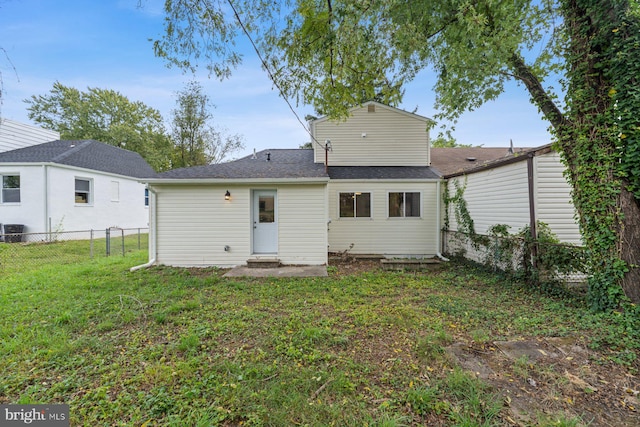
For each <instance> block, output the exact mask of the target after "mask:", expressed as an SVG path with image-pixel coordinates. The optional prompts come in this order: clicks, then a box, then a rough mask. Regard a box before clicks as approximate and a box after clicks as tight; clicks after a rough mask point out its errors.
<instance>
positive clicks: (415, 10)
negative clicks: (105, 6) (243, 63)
mask: <svg viewBox="0 0 640 427" xmlns="http://www.w3.org/2000/svg"><path fill="white" fill-rule="evenodd" d="M228 6H230V8H229V9H230V13H228V12H227V9H228ZM165 11H166V15H167V16H166V18H167V20H166V32H165V35H164V37H163V38H162V39H161V40H158V41H156V42H155V43H154V49H155V52H156V54H157V55H159V56H161V57H164V58H166V59H168V60H169V61H170V62H171V63H173V64H175V65H178V66H181V67H184V68H190V67H194V66H195V63H196V61H200V60H203V61H205V62H207V65H208V67H209V70H210V71H211V72H212V73H214V74H216V75H217V76H218V77H221V78H224V77H226V76H228V75H229V73H230V72H231V71H232V69H233V68H234V67H236V66H237V65H238V63H239V61H240V58H239V56H238V54H237V52H236V51H234V49H233V41H234V37H236V36H237V35H238V34H239V33H240V32H244V31H249V30H250V31H252V32H253V33H252V34H253V35H254V36H257V39H258V43H259V46H260V48H259V50H260V51H261V53H262V54H263V58H264V65H265V67H266V68H267V69H268V70H269V72H270V74H271V75H272V76H273V79H274V82H275V83H276V84H277V86H278V87H279V89H280V90H281V92H282V94H283V95H285V96H286V97H288V98H291V99H295V100H296V101H298V102H304V103H308V104H312V105H313V106H314V107H315V108H316V110H318V111H322V112H325V113H328V114H329V115H330V116H333V117H341V116H344V115H345V114H346V113H347V111H348V108H350V107H351V106H352V105H355V104H357V103H358V102H359V101H360V100H362V99H374V98H376V99H379V100H381V101H382V102H386V103H388V104H391V105H394V104H397V102H398V101H399V99H401V97H402V87H403V85H404V84H405V83H406V82H407V81H410V80H411V79H413V78H414V77H415V76H416V74H417V73H418V72H419V71H420V70H423V69H426V68H430V67H431V68H433V69H434V70H435V72H436V74H437V82H436V84H435V86H434V89H435V91H436V107H437V108H439V109H440V111H441V114H440V117H442V118H448V119H452V120H455V119H457V118H458V117H459V116H460V114H462V113H463V112H464V111H467V110H471V109H474V108H477V107H478V106H480V105H481V104H483V103H484V102H486V101H488V100H492V99H495V98H496V97H497V96H498V95H499V94H500V93H502V92H503V91H504V88H505V82H507V81H509V80H515V81H517V82H518V83H519V84H521V85H522V86H524V88H525V89H526V91H527V92H528V94H529V96H530V99H531V101H532V102H533V103H534V104H535V105H536V106H537V107H538V109H539V110H540V112H541V113H542V114H543V115H544V117H545V118H546V120H548V121H549V123H550V124H551V127H552V129H553V132H554V135H555V141H556V146H557V148H558V149H559V150H560V152H561V154H562V157H563V159H564V161H565V163H566V165H567V171H568V172H567V177H568V179H569V181H570V183H571V185H572V187H573V200H574V204H575V206H576V208H577V210H578V213H579V217H580V218H579V219H580V225H581V229H582V232H583V236H584V243H585V245H586V246H587V248H588V249H589V254H590V265H591V267H592V269H593V273H594V274H593V275H592V277H591V279H590V283H589V285H590V286H589V299H590V302H591V304H592V305H593V307H595V308H610V307H614V306H616V305H618V304H619V303H620V301H621V300H622V297H623V294H624V295H626V296H627V297H628V298H629V299H631V300H632V301H634V302H636V303H639V302H640V268H639V266H638V264H639V263H640V244H639V243H638V242H640V180H639V178H638V177H640V126H638V119H637V117H638V115H637V112H638V111H639V110H640V91H638V86H639V82H638V78H639V76H640V61H638V60H637V58H639V57H640V5H639V3H638V0H541V1H526V0H513V1H504V2H496V1H492V0H413V1H410V2H409V1H406V0H387V1H375V0H373V1H347V0H325V1H318V0H296V1H293V0H291V1H288V2H282V3H279V2H276V3H274V2H262V1H258V0H237V1H232V0H228V1H227V2H219V1H213V0H209V1H207V0H201V1H196V2H189V6H186V5H185V3H184V2H180V1H173V0H168V1H167V2H165ZM283 16H284V19H283ZM248 34H251V33H248ZM554 80H557V83H559V84H560V85H561V87H560V92H557V91H554V89H553V87H552V83H553V81H554ZM563 95H564V100H561V96H563Z"/></svg>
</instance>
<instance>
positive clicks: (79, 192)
mask: <svg viewBox="0 0 640 427" xmlns="http://www.w3.org/2000/svg"><path fill="white" fill-rule="evenodd" d="M91 184H92V182H91V180H90V179H86V178H76V192H75V197H76V199H75V200H76V204H87V205H90V204H91V202H92V199H91Z"/></svg>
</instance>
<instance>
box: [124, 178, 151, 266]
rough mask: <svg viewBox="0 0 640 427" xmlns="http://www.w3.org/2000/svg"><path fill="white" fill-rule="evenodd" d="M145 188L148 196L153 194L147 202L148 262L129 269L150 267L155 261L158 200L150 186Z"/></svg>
mask: <svg viewBox="0 0 640 427" xmlns="http://www.w3.org/2000/svg"><path fill="white" fill-rule="evenodd" d="M147 188H148V189H149V196H151V195H153V197H150V199H152V200H150V201H152V203H150V204H149V209H150V212H149V258H150V259H149V262H146V263H144V264H140V265H136V266H135V267H131V268H130V269H129V271H132V272H133V271H136V270H140V269H143V268H147V267H151V266H152V265H154V264H155V263H156V249H157V245H156V240H157V239H158V233H157V231H158V227H157V222H158V221H157V219H156V215H157V207H158V202H157V201H156V200H157V193H156V192H155V191H154V190H152V189H151V187H149V186H147Z"/></svg>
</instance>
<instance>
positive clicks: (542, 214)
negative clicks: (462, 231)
mask: <svg viewBox="0 0 640 427" xmlns="http://www.w3.org/2000/svg"><path fill="white" fill-rule="evenodd" d="M533 168H534V207H535V215H536V219H537V220H538V221H542V222H544V223H546V224H548V225H549V227H550V228H551V231H552V232H553V233H554V234H555V235H556V236H557V237H558V238H559V239H560V241H562V242H565V243H571V244H576V245H580V244H581V237H580V229H579V227H578V223H577V221H576V219H575V208H574V207H573V203H572V202H571V188H570V186H569V184H568V183H567V181H566V179H565V178H564V176H563V171H564V165H563V164H562V162H561V161H560V156H559V154H557V153H555V152H553V151H552V152H549V153H545V154H540V155H537V156H535V157H533ZM465 180H466V183H467V184H466V185H467V187H466V190H465V192H464V199H465V200H466V202H467V207H468V209H469V213H470V214H471V217H472V218H473V221H474V225H475V230H476V233H479V234H487V232H488V229H489V227H491V226H492V225H495V224H507V225H509V226H510V227H511V230H510V232H511V233H516V232H518V231H519V230H520V229H522V228H523V227H525V226H527V225H529V223H530V213H529V187H528V176H527V162H526V160H522V161H519V162H516V163H512V164H508V165H504V166H500V167H497V168H493V169H487V170H485V171H480V172H475V173H471V174H469V175H466V176H457V177H454V178H450V179H449V180H448V183H447V185H448V188H449V194H451V195H453V194H455V186H454V181H457V182H458V183H460V185H464V183H465ZM449 225H450V226H449V228H450V230H452V231H457V230H458V224H457V223H456V218H455V213H454V210H453V207H450V208H449Z"/></svg>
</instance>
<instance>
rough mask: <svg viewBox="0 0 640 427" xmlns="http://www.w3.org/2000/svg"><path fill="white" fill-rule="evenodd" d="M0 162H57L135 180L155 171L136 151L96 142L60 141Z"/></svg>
mask: <svg viewBox="0 0 640 427" xmlns="http://www.w3.org/2000/svg"><path fill="white" fill-rule="evenodd" d="M0 163H57V164H61V165H68V166H76V167H79V168H85V169H92V170H96V171H101V172H108V173H114V174H118V175H124V176H130V177H135V178H150V177H153V176H155V175H156V172H155V171H154V170H153V168H152V167H151V166H149V164H148V163H147V162H146V161H145V160H144V159H143V158H142V156H141V155H140V154H138V153H135V152H133V151H129V150H125V149H122V148H118V147H114V146H112V145H108V144H104V143H102V142H98V141H94V140H90V139H89V140H81V141H67V140H57V141H51V142H46V143H44V144H38V145H32V146H30V147H25V148H19V149H17V150H11V151H6V152H4V153H0Z"/></svg>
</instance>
